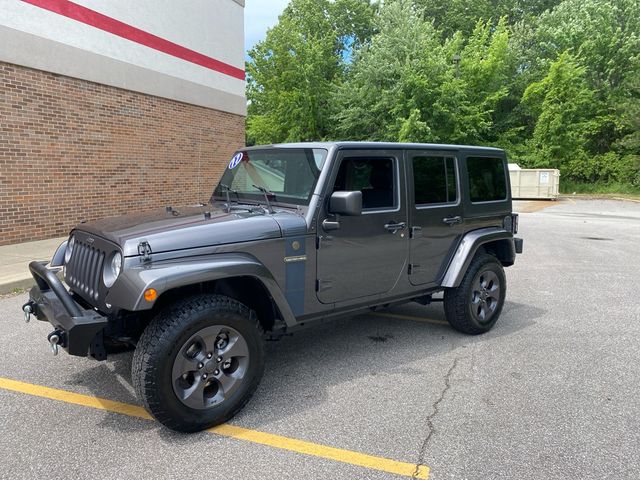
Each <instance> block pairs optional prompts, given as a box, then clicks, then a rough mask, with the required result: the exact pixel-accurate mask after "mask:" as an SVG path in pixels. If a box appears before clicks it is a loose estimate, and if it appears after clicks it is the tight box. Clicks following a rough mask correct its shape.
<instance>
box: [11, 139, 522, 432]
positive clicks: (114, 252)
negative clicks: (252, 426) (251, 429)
mask: <svg viewBox="0 0 640 480" xmlns="http://www.w3.org/2000/svg"><path fill="white" fill-rule="evenodd" d="M517 225H518V216H517V215H515V214H513V213H512V211H511V195H510V186H509V175H508V172H507V162H506V157H505V153H504V151H502V150H499V149H495V148H483V147H469V146H455V145H418V144H395V143H347V142H340V143H304V144H303V143H301V144H287V145H274V146H267V147H253V148H246V149H243V150H241V151H239V152H237V153H236V154H235V155H234V156H233V158H232V159H231V161H230V163H229V165H228V167H227V169H226V171H225V172H224V174H223V176H222V178H221V180H220V183H219V184H218V186H217V187H216V189H215V191H214V192H213V195H212V197H211V200H210V202H209V203H208V204H207V205H200V206H191V207H184V208H182V207H181V208H173V207H163V208H162V209H158V210H156V211H152V212H148V213H146V214H132V215H127V216H123V217H114V218H105V219H102V220H97V221H93V222H88V223H83V224H80V225H78V226H77V227H76V228H75V229H73V230H72V232H71V235H70V237H69V240H68V241H67V242H64V243H63V244H62V245H61V246H60V247H59V248H58V250H57V251H56V253H55V255H54V257H53V260H52V261H51V263H50V264H49V265H48V264H47V262H31V264H30V265H29V268H30V270H31V272H32V274H33V277H34V278H35V280H36V283H37V285H36V286H35V287H33V289H32V290H31V292H30V299H29V301H28V302H27V303H26V304H25V305H24V307H23V310H24V312H25V315H26V317H27V320H28V319H29V316H30V315H31V314H33V315H35V316H36V317H37V318H38V319H39V320H45V321H48V322H49V323H51V325H52V326H53V328H54V330H53V332H51V334H49V337H48V340H49V342H50V344H51V346H52V348H53V349H54V353H56V352H57V349H58V347H61V348H64V349H65V350H66V351H67V352H68V353H69V354H71V355H77V356H88V355H89V356H92V357H94V358H95V359H97V360H104V359H105V358H106V357H107V353H108V351H109V350H110V349H115V348H117V347H118V346H119V345H120V346H121V345H131V346H135V353H134V356H133V367H132V379H133V383H134V385H135V389H136V391H137V394H138V396H139V398H140V401H141V402H142V403H143V404H144V406H145V408H146V409H147V410H148V411H149V412H150V413H151V414H152V415H153V416H154V417H155V418H157V419H158V420H159V421H160V422H162V423H163V424H164V425H166V426H167V427H169V428H172V429H175V430H179V431H185V432H191V431H197V430H202V429H204V428H207V427H211V426H213V425H216V424H219V423H222V422H225V421H226V420H228V419H230V418H231V417H233V415H234V414H236V413H237V412H238V411H239V410H240V409H241V408H242V407H243V406H244V405H245V404H246V403H247V402H248V400H249V398H250V397H251V395H252V394H253V392H254V391H255V390H256V388H257V386H258V383H259V381H260V378H261V376H262V373H263V370H264V362H265V358H264V348H263V341H264V340H265V339H266V338H277V337H278V336H279V335H282V334H284V333H287V332H291V331H294V330H295V329H297V328H299V327H302V326H304V325H310V324H313V323H314V322H316V321H321V320H325V319H329V318H333V317H338V316H343V315H353V314H356V313H360V312H363V311H366V310H368V309H377V308H384V307H387V306H389V305H395V304H400V303H404V302H412V301H413V302H419V303H422V304H428V303H429V302H431V301H436V300H442V301H443V302H444V310H445V313H446V318H447V320H448V321H449V323H450V324H451V326H452V327H453V328H455V329H457V330H459V331H461V332H464V333H468V334H480V333H484V332H486V331H488V330H489V329H491V327H493V325H494V324H495V323H496V321H497V320H498V317H499V316H500V312H501V310H502V307H503V305H504V300H505V294H506V289H507V285H506V278H505V274H504V270H503V267H507V266H510V265H513V263H514V261H515V257H516V253H520V252H521V251H522V240H521V239H519V238H514V234H515V233H517ZM49 267H51V268H49ZM58 267H62V271H63V276H64V280H65V282H66V285H67V286H68V289H67V288H66V287H65V286H63V283H62V282H61V281H60V280H59V278H58V276H57V273H58V271H59V268H58ZM442 292H444V296H443V297H439V298H438V299H436V298H434V297H433V295H434V294H437V293H442Z"/></svg>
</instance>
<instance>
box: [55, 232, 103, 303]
mask: <svg viewBox="0 0 640 480" xmlns="http://www.w3.org/2000/svg"><path fill="white" fill-rule="evenodd" d="M104 257H105V252H103V251H102V250H100V249H98V248H95V247H93V246H91V245H89V244H88V243H83V242H81V241H79V240H78V239H77V238H76V241H75V246H74V248H73V252H72V254H71V258H70V259H69V263H67V271H66V275H65V279H66V281H67V283H68V284H69V286H70V287H71V289H72V290H73V291H75V292H77V293H80V294H82V295H83V296H85V297H90V298H92V299H94V300H97V299H98V288H99V286H100V276H101V275H102V266H103V264H104Z"/></svg>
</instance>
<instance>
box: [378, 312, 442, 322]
mask: <svg viewBox="0 0 640 480" xmlns="http://www.w3.org/2000/svg"><path fill="white" fill-rule="evenodd" d="M368 315H373V316H374V317H383V318H384V317H387V318H397V319H399V320H412V321H414V322H424V323H432V324H434V325H449V322H446V321H445V320H436V319H435V318H425V317H414V316H413V315H399V314H397V313H383V312H373V313H369V314H368Z"/></svg>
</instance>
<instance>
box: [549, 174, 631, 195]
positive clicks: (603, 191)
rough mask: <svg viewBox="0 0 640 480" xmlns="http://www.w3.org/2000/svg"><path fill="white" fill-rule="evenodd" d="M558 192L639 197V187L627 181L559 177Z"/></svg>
mask: <svg viewBox="0 0 640 480" xmlns="http://www.w3.org/2000/svg"><path fill="white" fill-rule="evenodd" d="M560 192H561V193H563V194H567V195H571V194H573V193H576V194H582V195H603V196H621V197H630V198H634V199H638V198H640V187H635V186H633V185H631V184H628V183H597V182H596V183H582V182H575V181H572V180H567V179H564V178H561V179H560Z"/></svg>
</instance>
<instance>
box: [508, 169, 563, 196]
mask: <svg viewBox="0 0 640 480" xmlns="http://www.w3.org/2000/svg"><path fill="white" fill-rule="evenodd" d="M509 177H510V178H511V196H512V197H513V198H514V199H525V198H543V199H549V200H556V199H557V198H558V195H559V194H560V170H556V169H553V168H520V167H519V166H518V165H515V164H509Z"/></svg>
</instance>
